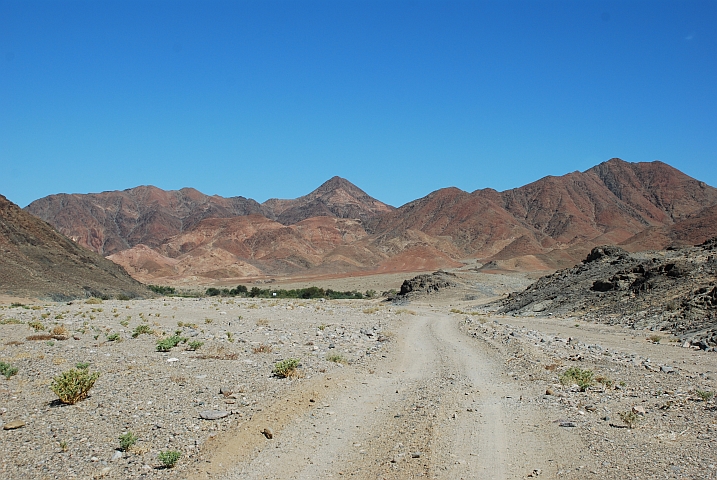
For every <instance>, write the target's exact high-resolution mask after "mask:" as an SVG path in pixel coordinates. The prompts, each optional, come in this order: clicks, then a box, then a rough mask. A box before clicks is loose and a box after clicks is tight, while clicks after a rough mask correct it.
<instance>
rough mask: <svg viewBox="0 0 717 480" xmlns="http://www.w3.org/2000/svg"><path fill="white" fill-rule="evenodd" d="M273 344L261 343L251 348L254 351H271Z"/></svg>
mask: <svg viewBox="0 0 717 480" xmlns="http://www.w3.org/2000/svg"><path fill="white" fill-rule="evenodd" d="M271 350H272V348H271V345H266V344H263V343H262V344H261V345H258V346H256V347H254V348H252V349H251V351H252V352H254V353H271Z"/></svg>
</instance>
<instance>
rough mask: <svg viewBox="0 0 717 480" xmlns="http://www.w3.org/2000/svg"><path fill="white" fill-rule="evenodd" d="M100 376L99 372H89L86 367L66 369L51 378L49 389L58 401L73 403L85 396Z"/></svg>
mask: <svg viewBox="0 0 717 480" xmlns="http://www.w3.org/2000/svg"><path fill="white" fill-rule="evenodd" d="M99 377H100V372H94V373H90V372H89V371H88V370H86V369H81V370H75V369H74V368H73V369H72V370H68V371H66V372H64V373H62V374H60V375H59V376H57V377H55V378H53V379H52V383H51V384H50V390H52V391H53V392H55V395H57V397H58V398H59V399H60V402H62V403H66V404H69V405H74V404H75V403H77V402H79V401H80V400H83V399H85V398H87V395H89V392H90V389H91V388H92V386H93V385H94V384H95V382H96V381H97V379H98V378H99Z"/></svg>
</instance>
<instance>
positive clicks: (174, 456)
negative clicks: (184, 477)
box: [157, 450, 182, 468]
mask: <svg viewBox="0 0 717 480" xmlns="http://www.w3.org/2000/svg"><path fill="white" fill-rule="evenodd" d="M181 456H182V452H180V451H177V450H166V451H164V452H159V455H157V458H158V459H159V461H160V463H161V464H162V466H164V468H172V467H173V466H174V464H176V463H177V460H179V458H180V457H181Z"/></svg>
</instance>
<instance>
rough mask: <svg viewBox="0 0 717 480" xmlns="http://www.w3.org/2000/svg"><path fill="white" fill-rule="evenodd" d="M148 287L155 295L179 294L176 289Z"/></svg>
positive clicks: (157, 286)
mask: <svg viewBox="0 0 717 480" xmlns="http://www.w3.org/2000/svg"><path fill="white" fill-rule="evenodd" d="M148 287H149V289H150V290H152V291H153V292H154V293H158V294H160V295H174V294H175V293H177V290H176V289H175V288H174V287H167V286H164V285H148Z"/></svg>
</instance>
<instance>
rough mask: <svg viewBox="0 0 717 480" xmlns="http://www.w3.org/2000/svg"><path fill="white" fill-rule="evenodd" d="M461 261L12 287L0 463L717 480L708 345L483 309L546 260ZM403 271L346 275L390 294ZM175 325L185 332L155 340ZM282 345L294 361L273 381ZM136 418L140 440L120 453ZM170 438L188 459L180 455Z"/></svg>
mask: <svg viewBox="0 0 717 480" xmlns="http://www.w3.org/2000/svg"><path fill="white" fill-rule="evenodd" d="M452 273H454V274H455V275H456V277H455V278H456V279H457V281H458V286H456V287H454V288H446V289H441V290H440V291H437V292H433V293H430V294H428V293H426V294H419V295H414V296H406V297H405V298H399V299H394V301H388V300H387V299H386V298H384V297H377V298H372V299H362V300H303V299H255V298H243V297H202V296H198V297H196V298H182V297H159V298H154V299H145V300H134V299H132V300H103V301H96V300H95V301H92V302H90V303H88V302H87V300H74V301H71V302H47V301H30V300H28V299H23V300H22V301H20V300H18V299H11V298H7V297H4V298H3V299H2V300H3V302H2V306H1V307H0V337H1V338H2V344H1V345H0V360H1V361H3V362H5V363H7V364H9V365H12V366H14V367H16V368H17V369H18V371H17V373H16V374H15V375H13V376H11V377H10V378H5V377H0V399H1V404H2V410H1V412H2V415H1V417H0V418H1V419H2V420H1V421H2V423H3V430H2V431H0V450H1V451H2V452H4V455H3V456H2V460H1V464H0V476H2V477H3V478H42V479H44V478H47V479H50V478H192V479H194V478H196V479H204V478H222V479H244V478H246V479H250V478H252V479H254V478H256V479H259V478H262V479H269V478H343V477H347V478H348V477H352V478H361V479H363V478H367V479H368V478H371V479H374V478H376V479H380V478H385V479H389V478H392V479H393V478H395V479H399V478H445V479H448V478H450V479H454V478H465V479H469V478H511V479H512V478H516V479H517V478H535V477H541V478H575V479H578V478H601V479H602V478H606V479H623V478H645V479H647V478H715V477H716V476H717V469H716V465H717V452H716V451H715V449H714V448H713V445H714V442H715V440H717V416H716V414H715V412H716V411H717V405H716V404H715V400H714V397H713V396H711V395H710V394H711V393H712V392H714V391H715V389H716V387H717V385H716V382H715V372H717V356H716V355H715V353H714V352H706V351H703V350H699V349H698V348H694V347H690V346H686V347H685V346H683V344H682V343H681V342H676V341H672V340H674V339H672V338H671V337H670V336H669V335H666V334H664V333H662V334H661V336H660V335H655V333H654V332H652V331H649V330H640V329H635V328H626V327H623V326H610V325H604V324H597V323H589V322H585V321H583V320H582V319H581V318H576V317H572V316H569V315H562V316H557V315H548V314H545V315H540V314H536V315H533V316H531V317H521V316H512V315H503V314H497V313H495V312H494V311H491V310H490V309H486V308H482V306H483V305H484V304H486V303H488V302H490V301H493V300H496V299H499V298H503V297H505V296H506V295H507V294H508V293H510V292H513V291H520V290H524V289H525V287H526V286H528V285H529V284H531V283H532V282H533V281H534V275H533V276H532V277H531V276H528V275H527V274H524V273H514V272H513V273H510V272H503V273H482V272H479V271H476V270H475V269H468V268H463V269H456V270H454V271H453V272H452ZM401 277H404V278H408V277H410V274H400V275H399V274H396V275H385V276H365V277H355V278H353V279H344V280H341V281H338V280H335V282H338V284H340V285H339V289H342V287H350V288H352V289H357V290H367V289H372V290H377V291H379V292H380V291H384V290H390V289H398V288H399V287H400V281H399V280H400V278H401ZM326 282H330V280H326ZM342 282H343V283H342ZM347 282H350V283H347ZM314 283H316V282H314ZM296 286H297V285H295V284H291V285H289V284H287V287H291V288H295V287H296ZM278 287H283V285H278ZM94 302H96V303H94ZM143 325H144V326H146V327H141V326H143ZM138 327H141V328H140V331H147V330H149V333H142V334H139V335H136V336H133V335H132V333H133V332H136V331H137V328H138ZM175 334H176V335H178V336H180V337H181V338H183V339H186V341H185V342H184V343H179V344H178V345H177V346H175V347H172V348H170V349H169V351H166V352H160V351H157V343H158V341H160V340H161V339H163V338H167V337H170V336H172V335H175ZM33 338H35V339H34V340H33ZM191 342H194V343H193V345H194V347H196V348H194V349H190V347H189V345H190V343H191ZM198 343H201V345H200V346H197V345H198ZM287 359H297V360H298V361H299V362H300V363H299V366H298V368H297V369H296V371H295V372H294V373H293V374H292V375H290V376H289V377H288V378H281V377H280V376H277V375H276V374H274V373H273V371H274V370H275V369H276V365H277V363H279V362H281V361H284V360H287ZM77 364H85V365H87V364H89V365H88V366H87V367H86V368H87V369H88V370H89V371H90V372H100V377H99V378H98V380H97V381H96V383H95V385H94V386H93V388H92V389H91V390H90V394H89V396H88V397H87V398H86V399H84V400H82V401H79V402H78V403H76V404H74V405H64V404H61V403H60V402H58V401H57V396H56V395H55V394H54V393H53V392H52V391H51V389H50V384H51V382H52V379H53V377H55V376H57V375H59V374H60V373H61V372H63V371H66V370H68V369H70V368H73V367H75V366H76V365H77ZM571 369H572V370H571ZM576 369H577V370H576ZM568 371H573V372H575V371H578V372H587V371H589V372H590V375H591V378H590V381H589V382H588V384H587V385H586V384H584V383H583V384H580V385H579V384H578V383H580V382H578V381H577V380H575V379H574V378H572V377H570V376H569V375H566V372H568ZM8 427H9V428H8ZM127 432H132V433H133V434H134V435H135V436H136V443H134V445H132V446H130V447H129V448H127V449H126V451H122V450H120V441H119V437H120V436H121V435H126V434H127ZM166 451H177V452H180V454H181V456H180V458H179V460H178V461H177V462H176V464H175V465H174V466H173V467H172V468H165V467H164V466H163V465H162V463H161V462H160V461H159V460H158V455H159V453H160V452H166Z"/></svg>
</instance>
